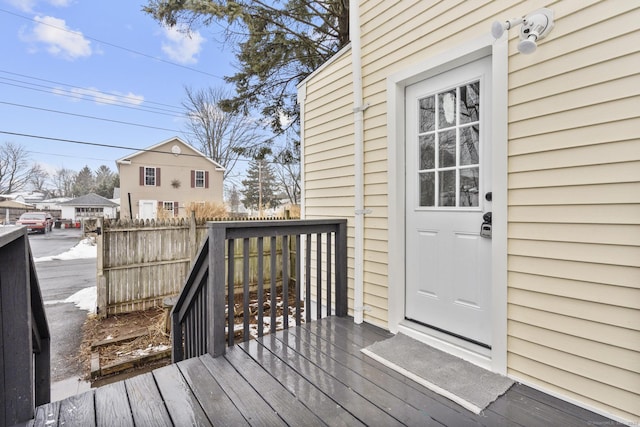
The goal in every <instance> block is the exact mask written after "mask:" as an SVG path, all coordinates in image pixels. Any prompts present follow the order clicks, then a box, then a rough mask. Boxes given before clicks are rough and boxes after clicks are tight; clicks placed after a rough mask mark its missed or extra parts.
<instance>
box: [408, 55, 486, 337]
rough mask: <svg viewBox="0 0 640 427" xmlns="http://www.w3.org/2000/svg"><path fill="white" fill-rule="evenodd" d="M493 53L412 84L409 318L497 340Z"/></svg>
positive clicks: (455, 332) (449, 331)
mask: <svg viewBox="0 0 640 427" xmlns="http://www.w3.org/2000/svg"><path fill="white" fill-rule="evenodd" d="M490 73H491V61H490V57H487V58H483V59H480V60H477V61H474V62H472V63H469V64H466V65H463V66H460V67H457V68H454V69H452V70H450V71H447V72H444V73H442V74H439V75H436V76H434V77H431V78H429V79H427V80H424V81H422V82H419V83H416V84H414V85H412V86H408V87H407V89H406V124H405V125H406V129H405V135H406V150H405V152H406V197H405V200H406V208H405V210H406V236H405V237H406V244H407V247H406V293H405V295H406V302H405V317H406V318H407V319H409V320H412V321H415V322H418V323H421V324H423V325H426V326H428V327H430V328H433V329H436V330H438V331H440V332H444V333H447V334H449V335H453V336H456V337H458V338H463V339H465V340H468V341H471V342H474V343H476V344H480V345H482V346H485V347H490V346H491V321H490V320H491V307H490V301H491V294H490V292H491V238H490V237H488V236H487V237H482V236H481V235H480V228H481V226H482V223H483V214H484V213H485V212H489V211H491V202H490V200H491V196H490V194H488V193H490V192H491V181H490V177H491V164H490V159H491V141H490V140H489V138H488V135H491V133H490V129H489V123H490V120H489V117H487V116H488V112H489V111H490V96H489V94H490V93H491V88H490V84H491V75H490Z"/></svg>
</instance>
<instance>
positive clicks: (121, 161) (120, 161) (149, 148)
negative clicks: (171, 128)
mask: <svg viewBox="0 0 640 427" xmlns="http://www.w3.org/2000/svg"><path fill="white" fill-rule="evenodd" d="M171 142H179V143H180V144H183V145H184V146H185V147H187V148H189V149H190V150H193V151H194V152H195V153H197V154H199V155H200V156H202V158H203V159H205V160H207V161H208V162H210V163H211V164H213V165H214V166H215V168H216V169H218V170H220V171H224V170H225V168H224V167H223V166H222V165H220V164H219V163H218V162H216V161H214V160H212V159H210V158H209V157H207V156H206V155H205V154H204V153H202V152H200V151H199V150H197V149H195V148H194V147H193V146H191V145H189V144H187V143H186V142H184V141H183V140H182V139H180V138H178V137H177V136H174V137H173V138H169V139H166V140H164V141H162V142H159V143H157V144H156V145H152V146H151V147H147V148H145V149H143V150H140V151H136V152H135V153H133V154H131V155H128V156H124V157H122V158H120V159H118V160H116V164H117V165H121V164H127V163H128V162H127V160H131V159H133V158H134V157H137V156H139V155H141V154H144V153H146V152H149V151H159V150H158V148H160V147H162V146H163V145H166V144H168V143H171ZM162 152H163V153H164V152H165V151H162ZM166 153H169V154H173V153H171V151H166Z"/></svg>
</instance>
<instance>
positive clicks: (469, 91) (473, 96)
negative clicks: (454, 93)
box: [460, 82, 480, 124]
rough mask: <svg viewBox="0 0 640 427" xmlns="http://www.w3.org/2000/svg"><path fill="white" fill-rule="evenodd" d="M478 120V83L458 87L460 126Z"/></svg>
mask: <svg viewBox="0 0 640 427" xmlns="http://www.w3.org/2000/svg"><path fill="white" fill-rule="evenodd" d="M478 120H480V82H473V83H469V84H468V85H464V86H460V124H464V123H471V122H477V121H478Z"/></svg>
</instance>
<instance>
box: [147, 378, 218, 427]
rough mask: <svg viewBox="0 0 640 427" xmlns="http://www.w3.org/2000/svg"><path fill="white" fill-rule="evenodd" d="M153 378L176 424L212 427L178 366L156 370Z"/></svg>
mask: <svg viewBox="0 0 640 427" xmlns="http://www.w3.org/2000/svg"><path fill="white" fill-rule="evenodd" d="M153 378H154V379H155V380H156V384H157V385H158V390H160V394H161V395H162V399H164V403H165V405H166V406H167V410H168V412H169V416H170V417H171V420H172V421H173V423H174V424H176V425H177V424H178V423H186V424H187V425H193V426H211V425H212V424H211V422H210V421H209V419H208V418H207V416H206V415H205V413H204V411H203V410H202V407H201V406H200V403H199V402H198V399H197V398H196V397H195V396H194V395H193V392H192V391H191V388H190V387H189V384H187V381H186V380H185V379H184V378H183V377H182V374H181V373H180V370H179V369H178V367H177V366H176V365H169V366H165V367H162V368H159V369H156V370H155V371H153Z"/></svg>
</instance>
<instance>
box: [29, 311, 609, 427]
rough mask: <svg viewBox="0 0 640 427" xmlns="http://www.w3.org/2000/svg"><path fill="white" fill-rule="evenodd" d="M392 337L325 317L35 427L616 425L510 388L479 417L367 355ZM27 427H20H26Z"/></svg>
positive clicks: (78, 401) (101, 397)
mask: <svg viewBox="0 0 640 427" xmlns="http://www.w3.org/2000/svg"><path fill="white" fill-rule="evenodd" d="M391 336H392V335H391V334H390V333H389V332H386V331H384V330H382V329H380V328H376V327H374V326H371V325H367V324H361V325H356V324H355V323H353V319H351V318H337V317H329V318H326V319H323V320H321V321H314V322H311V323H307V324H303V325H302V326H298V327H295V328H291V329H289V330H286V331H280V332H278V333H276V334H274V335H269V336H265V337H263V338H261V339H257V340H252V341H249V342H246V343H243V344H240V345H236V346H234V347H231V348H228V349H227V352H226V354H225V355H224V356H222V357H219V358H215V359H214V358H213V357H211V356H209V355H203V356H200V357H199V358H193V359H189V360H184V361H182V362H179V363H178V364H175V365H170V366H166V367H163V368H160V369H157V370H155V371H153V372H152V373H147V374H142V375H139V376H137V377H133V378H130V379H127V380H124V381H121V382H117V383H113V384H109V385H107V386H103V387H100V388H98V389H96V390H92V391H89V392H87V393H85V394H83V395H79V396H74V397H72V398H69V399H65V400H63V401H61V402H53V403H50V404H47V405H43V406H40V407H38V408H37V409H36V414H35V418H34V420H33V422H32V424H33V425H34V426H45V427H55V426H58V425H60V426H62V425H64V426H69V425H83V426H84V425H97V426H117V427H120V426H122V427H129V426H134V425H135V426H162V425H167V426H170V425H175V426H183V425H204V426H207V425H234V426H236V425H254V426H284V425H295V426H297V425H309V426H315V425H318V426H320V425H322V426H325V425H329V426H357V425H385V426H387V425H409V426H413V425H420V426H423V425H424V426H428V425H433V426H456V427H458V426H469V427H477V426H491V427H493V426H518V425H521V426H547V425H566V426H580V425H589V424H592V425H593V424H600V425H604V424H608V425H613V424H615V423H614V422H613V421H611V420H609V419H607V418H605V417H602V416H600V415H597V414H594V413H592V412H590V411H587V410H585V409H582V408H579V407H576V406H574V405H571V404H569V403H567V402H565V401H562V400H560V399H556V398H554V397H552V396H549V395H547V394H544V393H542V392H539V391H537V390H534V389H531V388H529V387H526V386H523V385H520V384H516V385H515V386H514V387H512V388H511V389H510V390H509V391H508V392H507V393H506V394H505V395H504V396H502V397H500V398H499V399H498V400H497V401H496V402H494V403H492V404H491V405H490V406H489V407H488V408H487V409H485V411H483V413H481V414H480V415H476V414H473V413H471V412H469V411H467V410H465V409H463V408H462V407H460V406H459V405H457V404H455V403H453V402H452V401H450V400H448V399H446V398H444V397H442V396H440V395H438V394H436V393H434V392H432V391H431V390H429V389H427V388H426V387H424V386H422V385H420V384H418V383H416V382H414V381H412V380H410V379H408V378H406V377H404V376H402V375H400V374H399V373H397V372H396V371H393V370H392V369H390V368H388V367H386V366H384V365H382V364H381V363H379V362H377V361H375V360H373V359H371V358H370V357H368V356H366V355H364V354H363V353H362V352H361V351H360V350H361V349H362V348H364V347H366V346H368V345H371V344H373V343H374V342H376V341H379V340H383V339H387V338H390V337H391ZM29 424H30V423H26V424H25V425H29Z"/></svg>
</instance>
